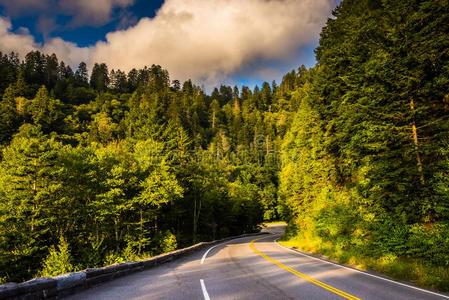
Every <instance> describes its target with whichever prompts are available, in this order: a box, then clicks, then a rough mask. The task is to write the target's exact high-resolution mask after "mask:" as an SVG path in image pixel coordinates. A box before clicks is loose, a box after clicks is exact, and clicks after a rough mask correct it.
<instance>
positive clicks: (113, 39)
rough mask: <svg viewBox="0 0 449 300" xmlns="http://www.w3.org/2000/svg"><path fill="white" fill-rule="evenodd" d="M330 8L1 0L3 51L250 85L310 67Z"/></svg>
mask: <svg viewBox="0 0 449 300" xmlns="http://www.w3.org/2000/svg"><path fill="white" fill-rule="evenodd" d="M335 6H336V1H335V0H277V1H269V2H268V1H265V0H246V1H245V2H242V1H240V0H214V1H212V0H165V1H164V0H151V1H147V0H0V18H1V19H0V33H1V31H3V32H4V34H3V35H1V36H2V37H1V38H0V51H3V52H8V51H11V50H14V51H17V52H19V53H20V54H21V55H24V54H25V53H23V52H27V51H29V50H40V51H43V52H55V53H56V54H57V55H58V57H60V58H61V59H63V60H64V61H66V62H67V63H69V64H71V65H74V66H76V65H77V64H78V63H79V62H80V61H86V62H87V63H88V65H90V66H91V65H92V64H93V63H94V62H106V63H107V64H108V66H109V67H110V69H112V68H115V69H117V68H120V69H122V70H125V71H127V70H129V69H130V68H132V67H143V66H144V65H151V64H160V65H161V66H162V67H164V68H167V69H168V71H169V72H170V74H171V77H172V79H176V78H178V79H181V80H185V79H187V78H192V79H193V80H194V81H196V82H197V83H198V84H202V85H205V86H207V87H210V86H213V85H217V84H221V83H226V84H237V85H248V86H254V85H255V84H260V83H261V82H263V81H265V80H266V81H271V80H276V81H279V80H280V79H281V78H282V75H283V74H285V73H286V72H288V71H290V70H291V69H293V68H297V67H298V66H300V65H301V64H304V65H306V66H307V67H311V66H313V65H314V64H315V58H314V51H313V50H314V48H315V47H316V45H317V43H318V38H319V32H320V29H321V27H322V26H323V25H324V24H325V22H326V20H327V18H328V16H329V14H330V12H331V10H332V9H333V8H334V7H335ZM5 36H6V37H7V38H8V39H6V38H5ZM2 38H5V41H2V40H1V39H2Z"/></svg>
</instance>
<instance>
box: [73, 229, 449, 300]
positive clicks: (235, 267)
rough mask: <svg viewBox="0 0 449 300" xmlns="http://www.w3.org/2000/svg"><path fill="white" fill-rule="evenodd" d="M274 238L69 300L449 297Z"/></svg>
mask: <svg viewBox="0 0 449 300" xmlns="http://www.w3.org/2000/svg"><path fill="white" fill-rule="evenodd" d="M283 230H284V227H283V226H272V227H270V228H268V229H266V231H268V232H269V233H271V234H270V235H261V236H255V237H245V238H239V239H235V240H232V241H229V242H227V243H223V244H219V245H217V246H215V247H212V248H211V249H205V250H204V251H199V252H196V253H194V254H192V255H189V256H187V257H184V258H181V259H179V260H175V261H173V262H170V263H167V264H163V265H160V266H158V267H156V268H152V269H149V270H147V271H143V272H139V273H135V274H132V275H129V276H126V277H122V278H119V279H117V280H114V281H110V282H107V283H105V284H102V285H100V286H98V287H95V288H92V289H89V290H86V291H83V292H81V293H78V294H75V295H72V296H70V297H68V298H67V299H96V300H97V299H108V300H110V299H205V300H208V299H320V300H325V299H382V300H384V299H407V300H410V299H449V297H448V296H446V295H440V294H437V293H434V292H431V291H425V290H421V289H418V288H415V287H411V286H408V285H404V284H403V283H399V282H394V281H391V280H388V279H385V278H380V277H377V276H375V275H371V274H367V273H364V272H360V271H356V270H353V269H349V268H345V267H343V266H339V265H335V264H332V263H329V262H326V261H322V260H319V259H316V258H312V257H309V256H306V255H304V254H302V253H299V252H297V251H294V250H290V249H287V248H284V247H281V246H280V245H278V244H277V243H276V242H275V240H276V239H277V238H278V237H279V236H280V234H281V233H282V232H283Z"/></svg>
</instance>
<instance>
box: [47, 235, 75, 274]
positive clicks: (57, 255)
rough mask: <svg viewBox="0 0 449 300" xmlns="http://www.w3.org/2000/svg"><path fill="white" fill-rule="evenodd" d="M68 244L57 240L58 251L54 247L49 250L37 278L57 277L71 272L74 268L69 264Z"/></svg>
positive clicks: (62, 239) (63, 240) (62, 240)
mask: <svg viewBox="0 0 449 300" xmlns="http://www.w3.org/2000/svg"><path fill="white" fill-rule="evenodd" d="M70 261H71V257H70V251H69V244H68V243H67V241H66V240H65V239H64V238H63V237H61V238H60V240H59V245H58V250H56V248H55V247H54V246H52V247H51V248H50V253H49V254H48V256H47V258H46V259H45V260H44V264H43V265H44V266H43V269H42V271H41V272H40V273H39V276H49V277H51V276H57V275H60V274H65V273H69V272H73V271H74V268H73V266H72V264H71V262H70Z"/></svg>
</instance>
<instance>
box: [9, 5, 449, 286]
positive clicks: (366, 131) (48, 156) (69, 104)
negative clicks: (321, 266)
mask: <svg viewBox="0 0 449 300" xmlns="http://www.w3.org/2000/svg"><path fill="white" fill-rule="evenodd" d="M448 19H449V2H448V1H447V0H427V1H418V0H413V1H384V0H360V1H355V0H343V1H342V2H341V3H340V4H339V6H338V7H337V8H336V9H335V10H334V11H333V16H332V17H331V18H329V20H328V22H327V24H326V26H325V27H324V28H323V29H322V32H321V37H320V41H319V45H318V47H317V48H316V50H315V53H316V60H317V63H316V65H315V66H314V67H313V68H310V69H307V68H305V67H304V66H301V67H299V68H298V69H297V70H292V71H291V72H289V73H287V74H285V76H284V77H283V79H282V81H281V82H280V83H279V85H278V84H277V83H276V82H275V81H273V82H272V83H267V82H265V83H263V84H262V86H261V87H258V86H256V87H254V88H253V89H250V88H248V87H245V86H242V87H240V88H238V87H237V86H235V87H232V86H225V85H222V86H220V87H217V88H215V89H213V91H212V92H211V93H209V94H208V93H207V92H206V91H205V89H204V88H202V87H200V86H198V85H195V84H194V83H192V81H191V80H187V81H185V82H183V83H182V82H180V81H178V80H172V79H171V78H170V76H169V73H168V71H167V70H164V69H163V68H162V67H161V66H159V65H156V64H155V65H152V66H150V67H145V68H142V69H132V70H130V71H129V72H124V71H121V70H113V69H112V70H110V69H109V68H108V66H107V65H106V64H104V63H96V64H94V65H93V67H92V69H91V70H90V74H89V70H88V67H87V65H86V64H85V63H80V64H79V65H78V66H77V67H76V69H75V70H72V68H71V67H70V66H68V65H66V64H65V63H64V62H63V61H59V60H58V58H57V57H56V55H54V54H53V55H48V54H43V53H40V52H37V51H35V52H30V53H28V54H26V55H25V56H24V59H20V58H19V54H18V53H7V54H5V53H1V54H0V96H1V102H0V128H1V129H0V149H1V154H0V158H1V162H0V282H9V281H15V282H19V281H23V280H27V279H30V278H33V277H36V276H53V275H56V274H61V273H66V272H70V271H74V270H81V269H84V268H87V267H97V266H103V265H108V264H112V263H115V262H122V261H127V260H135V259H141V258H145V257H150V256H153V255H157V254H160V253H163V252H167V251H171V250H174V249H177V248H182V247H185V246H188V245H191V244H194V243H197V242H199V241H206V240H213V239H218V238H221V237H226V236H231V235H237V234H240V233H248V232H255V231H257V230H258V229H259V224H261V223H262V222H263V221H270V220H279V219H284V220H286V221H288V227H287V234H286V236H285V237H284V238H283V240H284V243H285V244H287V245H293V246H295V247H297V248H299V249H302V250H305V251H310V252H316V253H322V254H326V255H328V256H330V257H331V258H334V259H337V260H338V261H340V262H342V263H349V264H352V265H360V266H362V268H372V269H377V270H380V271H383V272H385V273H387V274H389V275H391V276H393V277H397V278H401V279H406V280H412V281H415V282H416V283H418V284H420V285H423V286H429V287H436V288H439V289H441V290H448V289H449V120H448V116H449V23H448V22H447V20H448ZM155 63H157V62H155Z"/></svg>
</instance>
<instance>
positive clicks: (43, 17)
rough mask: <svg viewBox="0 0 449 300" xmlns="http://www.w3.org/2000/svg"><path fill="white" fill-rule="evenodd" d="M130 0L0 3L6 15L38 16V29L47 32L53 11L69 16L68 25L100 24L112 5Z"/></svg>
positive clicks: (127, 3)
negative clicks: (70, 18) (70, 19)
mask: <svg viewBox="0 0 449 300" xmlns="http://www.w3.org/2000/svg"><path fill="white" fill-rule="evenodd" d="M134 2H135V0H0V5H2V6H3V7H4V13H5V14H6V15H8V16H10V17H18V16H24V15H36V16H39V21H38V27H39V29H40V30H41V31H42V32H44V33H48V32H50V31H51V30H52V29H54V24H53V23H54V22H55V15H56V14H63V15H66V16H71V17H72V21H71V22H70V23H69V26H71V27H77V26H84V25H89V26H101V25H104V24H106V23H108V22H109V21H110V20H111V17H112V15H113V10H114V9H115V8H126V7H128V6H130V5H132V4H134ZM47 25H48V26H47Z"/></svg>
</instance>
